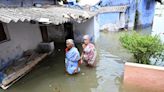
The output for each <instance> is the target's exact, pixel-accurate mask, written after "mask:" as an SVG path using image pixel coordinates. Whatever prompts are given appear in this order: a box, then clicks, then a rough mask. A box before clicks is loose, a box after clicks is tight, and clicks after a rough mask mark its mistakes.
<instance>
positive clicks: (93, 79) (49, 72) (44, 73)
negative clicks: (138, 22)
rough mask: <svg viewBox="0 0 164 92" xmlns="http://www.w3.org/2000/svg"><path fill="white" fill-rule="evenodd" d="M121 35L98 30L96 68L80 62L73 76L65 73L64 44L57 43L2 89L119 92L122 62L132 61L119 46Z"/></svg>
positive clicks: (16, 90)
mask: <svg viewBox="0 0 164 92" xmlns="http://www.w3.org/2000/svg"><path fill="white" fill-rule="evenodd" d="M121 34H122V33H121V32H120V33H101V34H100V39H99V41H98V44H97V48H98V54H99V58H98V59H97V60H98V63H97V67H96V68H88V67H86V66H85V65H82V66H81V73H79V74H77V75H74V76H70V75H67V74H65V72H64V47H65V46H64V44H57V46H56V51H55V54H54V55H51V56H49V57H47V58H46V59H45V60H43V61H42V62H41V63H40V64H38V65H37V66H36V67H35V68H34V69H33V70H32V71H31V72H30V73H29V74H27V75H26V76H25V77H23V78H22V79H21V80H19V81H18V82H17V83H15V84H14V85H13V86H11V87H10V88H9V89H8V90H6V91H4V92H122V89H121V87H122V78H123V71H124V62H125V61H130V60H132V56H131V54H129V53H127V51H126V50H124V49H123V48H122V47H121V46H120V43H119V41H118V39H119V36H120V35H121ZM78 47H79V48H80V46H78ZM2 92H3V91H2Z"/></svg>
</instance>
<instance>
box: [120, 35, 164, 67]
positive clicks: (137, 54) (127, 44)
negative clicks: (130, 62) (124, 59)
mask: <svg viewBox="0 0 164 92" xmlns="http://www.w3.org/2000/svg"><path fill="white" fill-rule="evenodd" d="M120 42H121V44H122V46H123V47H124V48H126V49H128V50H129V51H130V52H131V53H133V55H134V58H135V59H136V60H137V63H141V64H150V58H151V57H153V58H161V55H162V52H163V51H164V45H163V44H162V42H161V41H160V39H159V37H158V36H151V35H141V34H139V33H136V32H133V33H132V34H127V33H126V34H124V35H123V36H121V37H120Z"/></svg>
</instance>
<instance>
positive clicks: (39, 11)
mask: <svg viewBox="0 0 164 92" xmlns="http://www.w3.org/2000/svg"><path fill="white" fill-rule="evenodd" d="M127 7H128V6H110V7H100V8H98V9H97V10H95V11H94V12H91V11H87V10H80V9H73V8H66V7H56V6H49V7H46V8H36V7H28V8H23V7H18V8H0V21H2V22H5V23H10V22H12V21H13V22H18V21H22V22H24V21H36V22H44V21H45V23H47V24H55V25H58V24H62V23H65V22H69V21H76V22H79V23H80V22H84V21H85V20H87V19H90V18H92V17H93V16H95V15H97V14H99V13H107V12H125V11H126V9H127Z"/></svg>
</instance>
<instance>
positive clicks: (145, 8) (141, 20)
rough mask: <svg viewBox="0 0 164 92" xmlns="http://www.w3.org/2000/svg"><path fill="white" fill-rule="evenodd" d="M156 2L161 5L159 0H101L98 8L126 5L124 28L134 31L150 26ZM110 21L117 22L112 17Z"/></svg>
mask: <svg viewBox="0 0 164 92" xmlns="http://www.w3.org/2000/svg"><path fill="white" fill-rule="evenodd" d="M156 1H158V2H160V3H161V1H160V0H117V1H116V0H102V2H101V3H100V6H120V5H128V6H129V7H128V9H127V11H126V28H128V29H135V28H138V27H140V28H146V27H150V26H152V24H153V18H154V12H155V5H156ZM112 15H113V14H111V16H112ZM112 20H117V18H115V16H114V17H112Z"/></svg>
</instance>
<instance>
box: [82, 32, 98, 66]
mask: <svg viewBox="0 0 164 92" xmlns="http://www.w3.org/2000/svg"><path fill="white" fill-rule="evenodd" d="M83 40H84V44H83V45H82V47H83V52H82V55H81V59H82V61H84V62H85V63H86V64H87V65H88V66H95V64H96V55H97V53H96V48H95V46H94V44H92V43H91V42H90V37H89V36H88V35H85V36H84V37H83Z"/></svg>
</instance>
